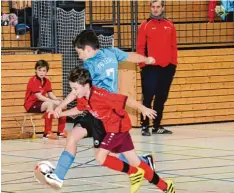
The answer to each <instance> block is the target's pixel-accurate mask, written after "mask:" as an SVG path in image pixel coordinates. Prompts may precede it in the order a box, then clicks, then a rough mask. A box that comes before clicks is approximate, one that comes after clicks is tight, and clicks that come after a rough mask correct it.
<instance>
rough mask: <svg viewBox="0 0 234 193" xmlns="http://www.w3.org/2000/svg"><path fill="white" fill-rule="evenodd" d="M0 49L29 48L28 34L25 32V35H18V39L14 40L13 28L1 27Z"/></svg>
mask: <svg viewBox="0 0 234 193" xmlns="http://www.w3.org/2000/svg"><path fill="white" fill-rule="evenodd" d="M1 28H2V34H1V36H2V40H1V43H2V47H5V48H14V47H15V48H18V47H30V46H31V44H30V33H29V32H27V33H26V34H25V35H20V36H19V39H17V38H16V34H15V27H13V26H2V27H1Z"/></svg>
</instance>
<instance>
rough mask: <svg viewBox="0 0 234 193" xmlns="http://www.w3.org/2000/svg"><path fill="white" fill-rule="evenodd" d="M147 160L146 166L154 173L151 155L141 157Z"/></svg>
mask: <svg viewBox="0 0 234 193" xmlns="http://www.w3.org/2000/svg"><path fill="white" fill-rule="evenodd" d="M143 157H144V158H145V159H146V160H147V164H148V165H149V166H150V167H151V169H152V170H153V171H155V169H156V167H155V164H154V158H153V156H152V155H151V154H147V155H144V156H143Z"/></svg>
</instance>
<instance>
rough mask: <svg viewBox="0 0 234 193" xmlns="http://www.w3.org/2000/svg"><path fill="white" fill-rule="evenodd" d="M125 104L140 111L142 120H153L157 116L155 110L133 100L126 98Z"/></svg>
mask: <svg viewBox="0 0 234 193" xmlns="http://www.w3.org/2000/svg"><path fill="white" fill-rule="evenodd" d="M126 104H127V105H128V106H130V107H132V108H136V109H138V110H140V111H141V113H142V115H143V117H144V118H145V117H146V116H147V117H149V118H150V119H154V118H155V117H156V116H157V113H156V111H155V110H153V109H150V108H147V107H145V106H144V105H142V104H141V103H139V102H137V101H136V100H134V99H131V98H128V99H127V102H126Z"/></svg>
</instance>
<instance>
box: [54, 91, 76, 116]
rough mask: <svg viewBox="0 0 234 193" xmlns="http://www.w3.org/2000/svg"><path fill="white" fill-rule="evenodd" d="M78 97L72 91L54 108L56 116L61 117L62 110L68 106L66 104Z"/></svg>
mask: <svg viewBox="0 0 234 193" xmlns="http://www.w3.org/2000/svg"><path fill="white" fill-rule="evenodd" d="M75 99H76V95H75V94H74V93H73V92H70V93H69V94H68V95H67V97H66V98H65V99H64V100H63V101H62V102H61V103H60V104H59V106H58V107H56V108H55V110H54V116H55V118H58V117H60V114H61V113H62V110H63V109H65V108H66V106H67V105H68V104H69V103H71V102H72V101H74V100H75Z"/></svg>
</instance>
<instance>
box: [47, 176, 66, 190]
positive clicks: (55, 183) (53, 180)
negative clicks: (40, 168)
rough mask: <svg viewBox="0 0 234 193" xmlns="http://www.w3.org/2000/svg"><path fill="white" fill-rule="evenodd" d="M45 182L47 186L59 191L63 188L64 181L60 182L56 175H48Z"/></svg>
mask: <svg viewBox="0 0 234 193" xmlns="http://www.w3.org/2000/svg"><path fill="white" fill-rule="evenodd" d="M45 180H46V182H47V184H48V185H49V186H50V187H51V188H53V189H55V190H59V189H61V188H62V186H63V180H60V179H59V178H58V176H57V175H56V174H46V175H45Z"/></svg>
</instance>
